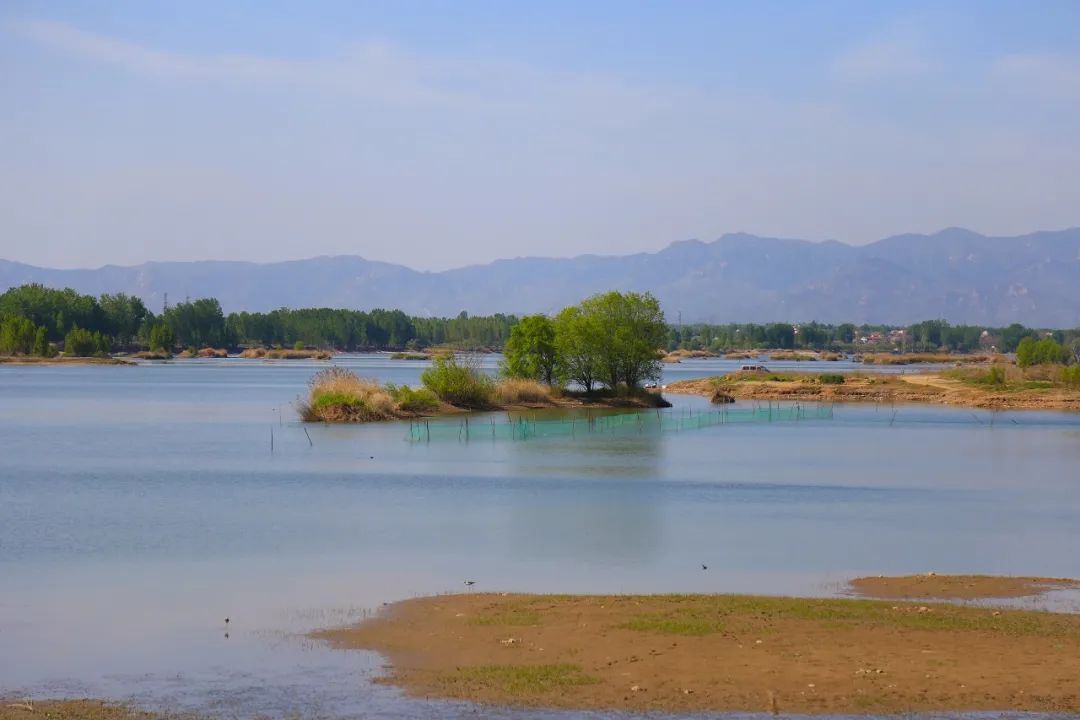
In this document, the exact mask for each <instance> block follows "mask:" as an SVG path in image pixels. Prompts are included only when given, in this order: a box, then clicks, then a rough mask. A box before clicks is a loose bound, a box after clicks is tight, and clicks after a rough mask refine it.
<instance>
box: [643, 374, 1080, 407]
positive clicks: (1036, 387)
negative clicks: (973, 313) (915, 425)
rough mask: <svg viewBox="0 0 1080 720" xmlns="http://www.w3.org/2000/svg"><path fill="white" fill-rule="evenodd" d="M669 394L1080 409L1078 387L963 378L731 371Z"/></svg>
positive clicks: (676, 386) (669, 388) (677, 386)
mask: <svg viewBox="0 0 1080 720" xmlns="http://www.w3.org/2000/svg"><path fill="white" fill-rule="evenodd" d="M664 391H665V392H669V393H675V394H684V395H703V396H705V397H713V396H714V395H716V394H717V393H722V394H724V395H727V396H729V397H731V398H734V399H735V400H778V401H781V402H784V401H788V402H826V403H830V402H863V403H867V402H870V403H885V404H893V403H924V404H932V405H953V406H959V407H970V408H980V409H986V410H1080V389H1076V388H1068V387H1065V386H1063V385H1053V384H1050V383H1044V384H1040V383H1038V382H1029V383H1024V384H1017V385H1015V386H1008V387H1004V388H995V387H991V386H980V385H978V384H975V383H973V382H971V381H967V380H965V379H964V377H963V376H962V375H950V374H943V373H918V374H906V375H883V374H860V373H827V374H813V373H733V374H732V375H724V376H718V377H709V378H700V379H697V380H681V381H679V382H674V383H671V384H669V385H666V386H665V387H664Z"/></svg>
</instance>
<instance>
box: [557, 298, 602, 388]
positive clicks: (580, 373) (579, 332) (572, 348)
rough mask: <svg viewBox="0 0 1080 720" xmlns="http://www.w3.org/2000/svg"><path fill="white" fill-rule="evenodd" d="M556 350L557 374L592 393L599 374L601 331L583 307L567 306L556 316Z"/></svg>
mask: <svg viewBox="0 0 1080 720" xmlns="http://www.w3.org/2000/svg"><path fill="white" fill-rule="evenodd" d="M553 324H554V326H555V352H556V357H557V360H556V368H557V369H558V373H559V375H558V377H559V379H560V380H561V381H562V382H571V383H576V384H577V385H580V386H581V387H582V388H583V389H584V390H585V392H592V390H593V387H594V386H595V385H596V382H597V380H598V379H599V375H600V359H599V347H600V341H599V339H598V337H597V336H598V335H599V330H598V328H597V327H596V322H595V320H594V319H593V318H591V317H589V316H587V315H586V314H585V313H584V312H583V311H582V309H581V308H580V307H578V306H572V307H568V308H564V309H563V310H562V311H561V312H560V313H559V314H558V315H556V316H555V320H554V323H553Z"/></svg>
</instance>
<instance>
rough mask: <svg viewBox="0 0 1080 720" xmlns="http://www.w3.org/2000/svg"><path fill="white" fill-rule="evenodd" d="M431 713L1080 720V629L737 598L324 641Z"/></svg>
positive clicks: (421, 615)
mask: <svg viewBox="0 0 1080 720" xmlns="http://www.w3.org/2000/svg"><path fill="white" fill-rule="evenodd" d="M315 635H316V637H320V638H322V639H324V640H327V641H330V642H331V643H333V644H335V645H337V646H340V647H346V648H368V649H373V650H377V651H379V652H381V653H383V654H385V655H386V656H387V657H388V658H389V660H390V661H391V662H392V664H393V670H392V673H391V675H390V677H389V678H388V679H387V680H386V681H388V682H391V683H394V684H396V685H399V686H401V687H403V688H404V689H405V690H406V691H407V692H409V693H411V694H413V695H417V696H424V697H437V698H458V699H463V700H469V701H474V702H481V703H494V704H510V705H536V706H545V707H561V708H596V709H625V710H633V711H650V710H652V711H676V712H678V711H682V712H695V711H697V712H700V711H772V712H785V713H787V712H792V713H875V714H880V713H895V712H918V711H923V712H925V711H941V710H1007V709H1011V710H1036V711H1065V712H1075V711H1080V653H1078V652H1077V651H1076V649H1077V647H1080V616H1078V615H1066V614H1054V613H1045V612H1032V611H1024V610H1011V609H1000V610H997V609H990V608H978V607H962V606H955V605H941V604H934V605H920V604H898V603H896V602H895V601H872V600H852V599H803V598H780V597H754V596H740V595H696V596H686V595H668V596H544V595H539V596H537V595H507V594H504V595H492V594H483V595H475V594H465V595H451V596H439V597H429V598H420V599H415V600H408V601H405V602H402V603H399V604H397V605H395V606H393V607H392V608H391V612H389V613H388V614H386V615H385V616H383V617H380V618H377V619H375V620H372V621H368V622H365V623H362V624H360V625H358V626H355V627H350V628H344V629H338V630H328V631H323V632H320V633H316V634H315Z"/></svg>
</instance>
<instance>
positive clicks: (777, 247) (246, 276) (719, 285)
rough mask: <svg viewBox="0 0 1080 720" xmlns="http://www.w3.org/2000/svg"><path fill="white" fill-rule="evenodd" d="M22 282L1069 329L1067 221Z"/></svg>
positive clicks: (246, 297) (450, 304)
mask: <svg viewBox="0 0 1080 720" xmlns="http://www.w3.org/2000/svg"><path fill="white" fill-rule="evenodd" d="M27 282H40V283H43V284H45V285H50V286H53V287H72V288H75V289H76V290H79V291H80V292H85V293H92V294H95V295H96V294H100V293H103V292H126V293H129V294H133V295H138V296H140V297H142V298H143V299H144V300H145V301H146V302H147V304H148V305H150V306H151V308H153V309H154V310H155V311H156V310H158V309H159V308H160V307H161V303H162V300H163V295H164V293H168V294H169V299H170V301H171V302H174V303H175V302H178V301H181V300H183V299H184V297H186V296H190V297H193V298H195V297H204V296H214V297H216V298H218V299H219V300H220V301H221V303H222V305H223V306H224V308H225V309H226V311H230V310H271V309H273V308H277V307H283V306H288V307H345V308H357V309H371V308H375V307H383V308H400V309H402V310H404V311H406V312H408V313H410V314H415V315H456V314H457V313H458V312H460V311H461V310H465V311H467V312H469V313H471V314H490V313H494V312H506V313H526V312H551V311H554V310H557V309H559V308H561V307H563V306H565V305H568V304H571V303H574V302H576V301H578V300H580V299H581V298H583V297H586V296H587V295H590V294H592V293H595V292H599V291H602V290H609V289H617V290H639V291H644V290H648V291H651V292H652V293H654V294H655V295H656V296H657V297H659V298H660V300H661V301H662V303H663V305H664V308H665V310H666V311H667V313H668V315H669V318H670V319H674V318H675V317H676V313H677V311H682V318H683V320H684V321H685V322H691V321H709V322H728V321H733V322H768V321H781V320H782V321H809V320H819V321H822V322H843V321H852V322H880V323H893V324H907V323H911V322H916V321H919V320H925V319H930V318H944V319H946V320H948V321H950V322H953V323H972V324H980V325H1007V324H1009V323H1012V322H1020V323H1024V324H1026V325H1032V326H1046V327H1076V326H1080V291H1078V288H1080V228H1073V229H1069V230H1061V231H1055V232H1038V233H1032V234H1030V235H1022V236H1019V237H986V236H983V235H979V234H978V233H974V232H972V231H970V230H964V229H961V228H949V229H946V230H942V231H941V232H938V233H935V234H933V235H899V236H896V237H890V238H886V239H884V240H879V241H877V242H875V243H871V244H869V245H863V246H852V245H845V244H843V243H839V242H832V241H829V242H820V243H815V242H807V241H804V240H784V239H779V238H765V237H756V236H753V235H746V234H741V233H740V234H732V235H725V236H723V237H721V238H720V239H718V240H715V241H713V242H700V241H697V240H687V241H683V242H677V243H673V244H672V245H670V246H668V247H667V248H665V249H663V250H661V251H659V252H655V253H639V254H636V255H625V256H597V255H581V256H579V257H575V258H566V259H555V258H531V257H530V258H515V259H512V260H498V261H496V262H493V263H490V264H487V265H472V266H469V267H463V268H459V269H456V270H448V271H445V272H437V273H432V272H418V271H416V270H412V269H409V268H407V267H404V266H402V265H393V264H389V263H382V262H374V261H371V260H365V259H363V258H361V257H355V256H343V257H318V258H312V259H310V260H297V261H292V262H280V263H267V264H258V263H247V262H218V261H204V262H162V263H156V262H152V263H145V264H142V265H136V266H133V267H118V266H112V265H107V266H105V267H102V268H98V269H95V270H50V269H46V268H39V267H34V266H30V265H23V264H20V263H13V262H7V261H3V260H0V289H6V288H8V287H12V286H15V285H19V284H22V283H27Z"/></svg>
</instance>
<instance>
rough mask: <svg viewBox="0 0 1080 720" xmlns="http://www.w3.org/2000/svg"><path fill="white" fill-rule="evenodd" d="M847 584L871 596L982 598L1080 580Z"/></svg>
mask: <svg viewBox="0 0 1080 720" xmlns="http://www.w3.org/2000/svg"><path fill="white" fill-rule="evenodd" d="M850 586H851V590H852V592H853V593H854V594H856V595H860V596H862V597H871V598H890V599H908V600H916V599H924V600H925V599H937V600H982V599H994V598H1001V599H1005V598H1026V597H1038V596H1040V595H1045V594H1046V593H1048V592H1051V591H1054V590H1080V581H1077V580H1069V579H1067V578H1040V577H999V576H996V575H936V574H934V573H927V574H926V575H904V576H900V577H861V578H855V579H854V580H852V581H851V583H850Z"/></svg>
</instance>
